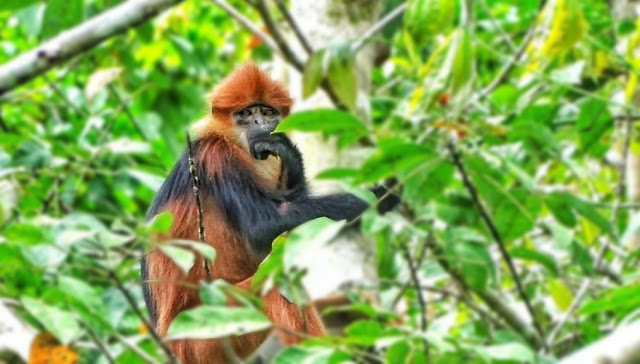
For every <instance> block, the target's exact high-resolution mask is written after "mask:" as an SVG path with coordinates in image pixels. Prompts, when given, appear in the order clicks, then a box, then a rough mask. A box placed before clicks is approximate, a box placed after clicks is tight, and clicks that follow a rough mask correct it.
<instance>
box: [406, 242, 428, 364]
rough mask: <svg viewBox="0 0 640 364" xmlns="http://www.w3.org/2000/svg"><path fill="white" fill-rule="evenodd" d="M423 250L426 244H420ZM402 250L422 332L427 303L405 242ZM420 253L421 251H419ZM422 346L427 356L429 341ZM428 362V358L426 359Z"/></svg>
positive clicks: (424, 330)
mask: <svg viewBox="0 0 640 364" xmlns="http://www.w3.org/2000/svg"><path fill="white" fill-rule="evenodd" d="M422 246H423V249H422V250H423V251H426V250H427V249H426V247H427V244H426V243H424V244H422ZM402 250H403V253H404V259H405V260H406V261H407V265H408V266H409V272H410V274H411V282H413V287H414V289H415V290H416V295H417V298H418V306H420V330H421V331H422V332H426V331H427V305H426V303H425V301H424V295H423V294H422V289H421V287H420V278H419V277H418V267H417V266H416V265H415V264H414V261H413V258H412V257H411V252H410V251H409V247H408V246H407V245H406V244H402ZM421 254H422V253H421ZM422 343H423V346H424V355H425V357H427V358H429V343H428V342H427V340H426V339H424V340H423V341H422ZM428 362H430V360H428Z"/></svg>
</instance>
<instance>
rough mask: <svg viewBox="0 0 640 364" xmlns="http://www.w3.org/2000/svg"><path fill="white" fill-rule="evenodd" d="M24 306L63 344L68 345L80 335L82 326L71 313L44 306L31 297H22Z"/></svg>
mask: <svg viewBox="0 0 640 364" xmlns="http://www.w3.org/2000/svg"><path fill="white" fill-rule="evenodd" d="M20 300H21V302H22V305H23V306H24V308H25V309H26V310H27V311H28V312H29V313H30V314H31V316H33V317H34V318H35V319H36V320H38V322H40V323H41V324H42V325H43V326H44V327H45V328H46V329H47V331H49V332H51V333H52V334H53V336H55V337H56V338H57V339H58V340H60V342H61V343H63V344H65V345H68V344H69V343H70V342H71V341H73V340H74V339H75V338H77V337H78V335H79V334H80V331H81V330H80V326H79V325H78V323H77V322H76V320H75V319H74V317H73V316H72V314H71V313H69V312H67V311H63V310H61V309H59V308H57V307H54V306H49V305H46V304H44V303H43V302H42V301H40V300H36V299H34V298H31V297H26V296H25V297H22V298H21V299H20Z"/></svg>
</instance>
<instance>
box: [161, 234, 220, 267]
mask: <svg viewBox="0 0 640 364" xmlns="http://www.w3.org/2000/svg"><path fill="white" fill-rule="evenodd" d="M167 243H169V244H173V245H179V246H185V247H188V248H191V249H193V250H195V251H196V252H198V253H199V254H200V255H202V256H203V257H205V258H207V260H209V261H211V262H214V261H215V260H216V250H215V248H214V247H212V246H211V245H209V244H205V243H201V242H199V241H192V240H184V239H174V240H169V241H167Z"/></svg>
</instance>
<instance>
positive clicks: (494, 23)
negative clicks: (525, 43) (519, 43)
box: [480, 0, 517, 52]
mask: <svg viewBox="0 0 640 364" xmlns="http://www.w3.org/2000/svg"><path fill="white" fill-rule="evenodd" d="M480 6H482V10H484V12H485V13H487V18H489V22H490V23H491V25H492V26H493V27H494V29H496V30H497V31H498V33H500V37H501V38H502V41H503V42H504V43H505V44H506V45H507V47H509V49H510V50H511V51H512V52H517V49H516V45H515V44H513V40H512V39H511V37H509V35H508V34H507V32H505V31H504V29H503V28H502V27H501V26H500V24H499V23H498V21H497V20H496V18H495V17H494V16H493V14H491V8H490V7H489V4H487V0H480Z"/></svg>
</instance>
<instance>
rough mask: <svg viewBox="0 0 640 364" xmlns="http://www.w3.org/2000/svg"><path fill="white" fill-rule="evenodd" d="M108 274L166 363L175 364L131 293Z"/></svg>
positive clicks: (111, 274)
mask: <svg viewBox="0 0 640 364" xmlns="http://www.w3.org/2000/svg"><path fill="white" fill-rule="evenodd" d="M108 274H109V278H111V280H113V281H114V282H115V284H116V286H117V288H118V290H119V291H120V292H121V293H122V295H123V296H124V298H125V299H126V300H127V303H128V304H129V307H131V309H132V310H133V313H135V314H136V316H138V318H139V319H140V321H142V324H143V325H144V327H146V328H147V331H149V334H150V335H151V338H152V339H153V341H155V342H156V343H157V344H158V345H159V346H160V348H161V349H162V351H164V353H165V354H166V355H167V362H169V363H171V364H177V363H178V362H177V360H176V358H175V357H174V356H173V353H172V352H171V349H169V347H168V346H167V344H166V343H165V342H164V341H163V340H162V338H161V337H160V336H158V333H156V330H155V329H154V328H153V326H152V325H151V323H150V322H149V320H147V318H146V317H145V316H144V315H143V314H142V312H141V311H140V309H139V308H138V305H137V304H136V301H135V300H134V299H133V297H131V293H129V291H127V289H126V288H124V285H123V284H122V281H121V280H120V278H118V276H117V275H116V274H115V273H114V272H113V271H111V270H109V272H108Z"/></svg>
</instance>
